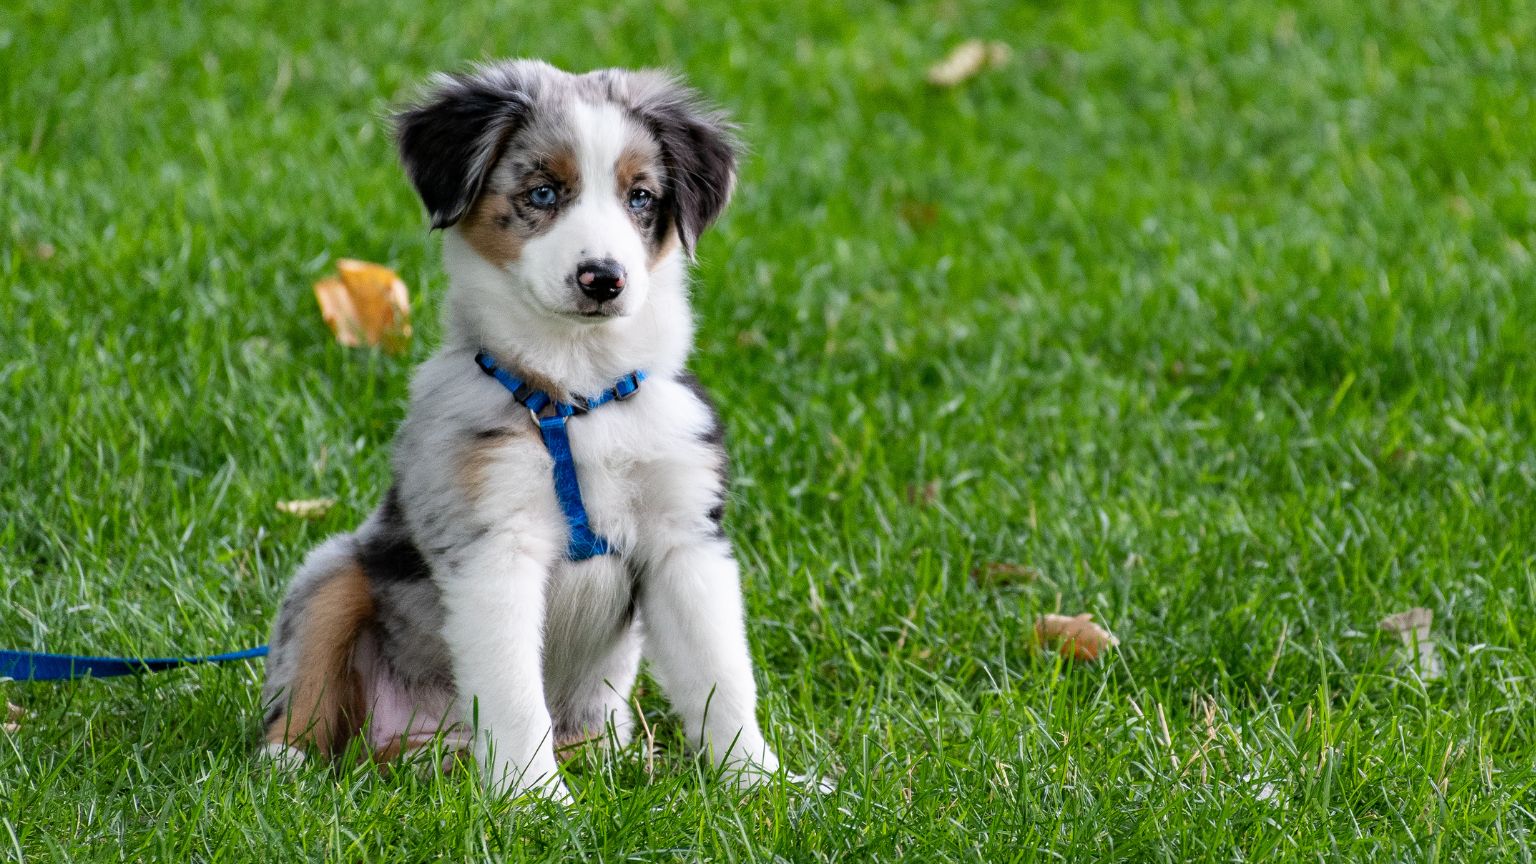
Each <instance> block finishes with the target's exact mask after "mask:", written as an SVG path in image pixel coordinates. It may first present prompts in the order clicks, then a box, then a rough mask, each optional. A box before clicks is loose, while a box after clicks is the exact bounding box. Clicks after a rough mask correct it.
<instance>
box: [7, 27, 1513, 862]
mask: <svg viewBox="0 0 1536 864" xmlns="http://www.w3.org/2000/svg"><path fill="white" fill-rule="evenodd" d="M835 5H836V4H785V3H782V2H761V0H738V2H733V3H723V2H714V3H700V4H692V5H690V7H689V8H686V9H685V7H684V4H682V3H679V2H664V3H662V4H661V5H660V6H657V7H654V8H653V7H652V6H651V5H650V4H645V3H640V2H631V0H621V2H618V3H613V4H603V5H602V6H592V7H589V8H574V7H572V8H566V7H558V8H560V9H561V11H559V12H558V13H557V12H555V11H553V10H554V9H556V8H557V7H556V6H550V5H548V4H494V5H493V4H490V3H478V2H475V3H457V4H450V5H447V6H445V7H444V8H439V9H435V10H431V11H428V10H427V9H425V8H423V4H416V3H407V2H402V0H390V2H386V3H379V4H373V7H372V9H371V11H367V12H363V11H360V10H347V9H342V8H339V6H332V5H328V4H299V3H292V2H286V0H272V2H256V0H228V2H220V3H216V4H213V3H210V4H199V3H175V2H162V3H148V2H128V0H122V2H111V3H104V4H96V5H91V6H90V7H89V8H87V7H83V6H74V5H70V4H60V3H53V2H46V0H45V2H32V0H21V2H19V3H12V4H11V5H10V8H9V10H8V11H7V13H6V14H5V15H4V16H0V70H3V74H0V285H3V293H0V298H3V301H4V308H5V310H6V311H5V313H4V314H3V315H0V440H3V441H4V442H5V443H4V445H3V447H0V586H3V589H4V592H5V593H4V607H3V612H0V645H3V646H6V647H23V646H27V647H38V648H47V649H50V650H64V651H78V652H100V653H120V652H128V653H141V654H151V655H153V654H168V653H182V652H201V651H210V650H218V649H222V648H227V647H233V646H237V645H246V644H254V643H256V642H259V641H261V640H262V639H263V638H264V637H265V630H266V626H267V622H268V619H269V616H270V615H271V613H272V611H273V606H274V603H275V601H276V599H277V598H278V596H279V594H280V592H281V590H282V586H283V584H284V582H285V580H286V579H287V578H288V576H289V575H290V574H291V573H292V571H293V569H294V567H295V565H296V563H297V562H298V560H299V558H300V557H301V556H302V555H303V554H304V552H305V550H306V549H307V548H308V547H310V546H312V545H314V544H315V543H316V542H318V541H319V540H320V539H321V538H323V537H324V536H326V535H327V534H329V533H331V532H334V531H339V530H345V529H347V528H349V527H350V526H352V525H353V524H355V523H356V522H357V521H358V520H359V519H360V518H361V517H362V516H363V515H364V514H365V513H366V512H367V511H368V510H369V509H370V508H371V507H372V506H373V505H374V504H375V502H376V501H377V499H378V496H379V494H380V493H381V491H382V490H383V488H384V487H385V485H386V483H387V474H388V468H387V448H388V444H389V440H390V437H391V434H392V430H393V428H394V426H395V424H396V423H397V422H398V420H399V419H400V416H401V411H402V407H403V402H404V395H405V389H406V384H407V380H408V375H409V371H410V368H411V365H412V364H413V363H414V362H416V361H418V360H420V359H421V358H423V357H425V356H426V355H427V354H428V353H429V352H430V351H431V350H432V347H433V346H434V344H435V343H436V341H437V335H438V332H439V331H438V329H437V326H436V322H435V320H434V319H435V314H434V313H435V311H436V307H437V301H438V300H439V298H440V297H441V294H442V289H443V277H442V274H441V272H440V270H439V268H438V266H437V263H436V260H435V259H436V245H437V244H436V239H435V238H434V237H433V236H431V235H429V234H428V233H427V232H426V230H425V227H424V226H425V222H424V218H423V216H422V214H421V212H420V208H419V205H418V203H417V202H416V201H415V200H414V198H413V196H412V193H411V191H410V190H409V188H408V185H407V184H406V183H405V181H404V180H403V178H402V176H401V175H400V172H399V170H398V168H397V167H396V165H395V163H394V157H393V155H392V153H391V150H390V146H389V143H388V136H387V130H386V127H385V125H384V124H383V122H382V121H381V118H382V117H383V115H384V113H385V111H386V109H387V106H389V105H390V104H392V103H394V102H397V101H398V100H400V99H402V98H405V97H406V96H408V95H409V94H410V93H412V92H413V87H414V86H415V84H416V83H417V82H419V81H420V79H422V78H423V77H424V76H425V75H426V74H427V73H428V72H429V71H431V70H435V69H440V68H453V67H458V66H460V65H462V64H463V63H464V62H466V61H468V60H473V59H481V58H490V57H498V56H505V55H512V54H525V55H540V56H544V57H546V58H548V59H550V60H552V61H554V62H556V63H559V64H562V65H566V66H568V67H573V68H586V67H593V66H598V65H642V64H651V65H667V66H672V67H676V68H678V69H680V70H682V71H684V72H685V73H686V74H688V75H689V76H690V77H691V78H692V79H693V80H694V81H695V82H696V83H697V84H698V85H699V86H700V87H702V88H703V89H704V90H706V91H707V92H709V93H711V94H713V95H714V96H715V97H717V98H718V99H719V100H720V101H721V102H723V103H725V104H726V105H728V106H729V107H730V108H731V109H732V110H734V111H735V113H736V114H737V115H738V116H739V118H740V119H741V120H742V122H743V125H744V127H745V133H746V137H747V139H748V140H749V141H750V143H751V145H752V154H751V157H750V158H749V159H748V160H747V162H746V163H745V165H744V168H743V172H742V182H741V185H740V187H739V188H740V191H739V194H738V196H737V199H736V201H735V203H734V204H733V207H732V209H731V211H730V213H729V215H728V217H727V219H726V220H725V221H724V222H723V224H722V225H721V226H720V227H719V228H718V229H717V230H716V231H715V232H713V233H712V234H711V235H709V236H707V237H706V239H705V241H704V243H703V244H702V248H701V258H702V261H701V266H700V268H699V274H698V275H699V281H698V290H697V298H696V299H697V308H698V314H699V318H700V321H701V324H702V328H701V339H700V345H699V350H698V353H697V358H696V362H695V367H696V369H697V370H698V372H699V374H700V375H701V377H702V378H703V379H704V380H705V381H706V382H707V383H708V384H710V385H711V386H712V387H713V388H714V389H715V391H716V392H717V393H718V394H719V395H720V396H722V397H723V399H722V401H723V403H724V408H725V414H726V419H727V425H728V428H729V431H730V436H731V441H732V450H733V454H734V456H735V458H736V461H737V472H738V478H739V483H738V486H737V492H736V494H735V496H734V498H733V500H732V503H731V507H730V511H729V514H728V527H729V531H730V533H731V535H732V536H733V537H734V539H735V540H736V541H737V543H738V545H739V547H740V549H741V554H742V558H743V561H744V564H745V571H746V574H745V580H746V587H747V593H748V603H749V607H750V610H751V614H752V624H751V635H752V640H753V647H754V652H755V654H756V657H757V660H758V662H759V676H760V680H761V685H762V688H761V689H762V691H763V694H764V699H763V706H762V714H763V717H764V718H765V720H766V722H767V724H768V727H769V728H770V729H771V734H772V735H773V736H774V737H775V738H776V739H777V740H778V742H779V747H780V751H781V753H782V754H783V755H784V756H785V757H786V759H787V761H789V762H790V763H791V764H792V765H793V766H795V767H796V768H798V769H801V770H815V771H820V772H822V773H824V774H826V775H829V776H836V777H837V778H839V780H838V789H837V791H836V792H835V793H833V794H830V795H827V796H825V797H808V796H804V795H800V794H797V793H795V792H794V791H793V790H790V789H786V788H782V787H774V788H770V789H766V790H764V791H762V792H759V793H757V794H754V795H749V796H745V797H743V796H741V795H738V794H736V793H733V792H731V791H729V790H728V789H727V788H726V787H724V786H723V785H722V784H720V783H717V782H715V781H714V780H712V779H711V778H710V777H708V776H707V772H706V771H703V770H702V769H701V768H700V767H699V765H698V764H696V763H695V762H693V761H692V760H690V759H689V758H687V757H686V755H684V753H683V750H682V747H681V744H680V740H679V737H680V736H679V731H678V728H677V726H676V724H675V723H673V722H671V721H669V720H668V718H667V716H666V713H665V709H666V706H665V704H664V702H663V701H662V700H661V699H660V697H659V695H658V694H657V693H656V691H655V688H654V687H645V688H644V689H643V690H642V692H641V693H640V694H639V703H640V704H641V706H643V708H644V713H645V717H646V719H647V722H648V723H649V724H650V725H651V726H652V728H653V729H654V731H655V735H656V752H655V755H654V759H653V760H651V759H648V758H647V757H646V756H645V755H644V754H642V753H641V752H640V751H639V749H638V748H636V749H631V750H630V751H627V752H625V753H623V754H622V755H620V756H618V757H617V758H614V759H611V760H606V761H603V760H597V761H592V762H589V763H586V764H580V765H576V766H574V767H573V770H572V776H571V778H570V779H571V784H572V786H573V787H574V788H575V790H576V794H577V797H578V798H579V799H580V803H579V804H578V805H577V806H576V807H574V808H571V809H569V810H566V811H563V812H562V811H556V810H551V809H549V808H547V807H542V806H541V807H531V806H528V805H526V804H519V803H514V802H508V801H500V800H490V799H487V798H485V797H483V796H481V795H480V794H479V793H478V792H477V791H476V788H475V781H474V778H473V777H472V776H470V775H469V774H468V773H460V774H458V775H455V776H450V777H447V778H436V779H433V778H418V777H415V776H410V775H404V776H402V775H400V774H398V773H397V774H395V775H393V776H379V774H378V773H376V772H375V771H373V770H370V769H366V768H359V769H355V770H338V771H331V770H326V769H324V768H317V769H314V770H310V771H307V772H305V773H303V774H302V775H300V776H298V777H297V778H287V777H283V776H279V775H275V774H272V773H270V772H268V771H267V770H265V769H264V768H263V767H261V766H260V765H258V764H257V763H255V762H254V761H253V760H252V758H251V753H252V750H253V748H254V744H255V741H256V739H257V732H258V730H257V725H256V713H257V712H256V697H257V688H258V684H259V676H260V668H259V666H257V665H236V666H231V667H222V668H216V669H199V670H191V671H182V672H177V673H171V674H166V675H160V676H152V677H147V678H143V679H136V680H116V681H108V682H83V683H78V684H70V685H22V684H6V685H3V686H0V689H3V691H4V695H5V696H6V697H7V698H8V699H10V700H12V701H15V702H20V703H22V704H24V705H25V707H26V708H27V709H28V711H29V712H30V715H29V716H28V717H27V718H26V721H25V726H24V728H23V730H22V731H21V732H20V733H19V734H12V735H0V850H4V851H3V852H0V855H3V856H5V857H8V858H14V859H16V860H27V861H44V860H82V861H91V860H143V861H152V860H153V861H173V860H175V861H180V860H202V861H240V860H261V861H278V860H302V859H325V860H425V859H437V858H442V859H445V860H459V859H486V860H541V859H553V860H593V861H598V860H601V861H616V860H621V859H625V860H680V859H688V860H695V859H702V860H731V861H759V860H761V861H770V860H793V861H802V860H831V859H843V860H892V859H896V858H900V857H906V858H908V859H910V860H914V861H925V862H927V861H988V862H992V861H1012V860H1034V859H1048V858H1063V859H1072V860H1081V859H1088V860H1126V861H1150V860H1163V861H1186V860H1218V859H1219V860H1303V859H1306V860H1316V859H1335V860H1393V861H1397V860H1525V861H1529V860H1531V857H1532V854H1531V851H1530V844H1531V841H1532V831H1533V828H1536V815H1533V812H1532V811H1533V801H1536V794H1533V785H1536V697H1533V692H1532V691H1533V675H1536V637H1533V632H1536V507H1533V506H1532V505H1533V501H1536V494H1533V493H1536V450H1533V443H1532V441H1533V439H1532V432H1533V427H1536V348H1533V338H1536V337H1533V334H1536V270H1533V263H1532V256H1533V254H1536V176H1533V161H1532V156H1531V154H1532V153H1536V112H1533V100H1532V93H1533V92H1536V16H1533V15H1532V14H1531V12H1530V10H1529V8H1527V7H1526V6H1525V5H1524V4H1521V3H1515V2H1498V0H1490V2H1482V3H1470V2H1469V3H1448V2H1439V0H1425V2H1416V3H1403V2H1388V0H1358V2H1331V3H1327V2H1318V3H1312V4H1307V5H1306V6H1305V7H1304V8H1293V9H1288V8H1281V6H1282V5H1283V4H1272V3H1267V2H1257V0H1241V2H1229V0H1209V2H1188V3H1175V2H1163V0H1148V2H1145V3H1140V4H1132V3H1122V2H1081V3H1054V2H1035V3H1019V2H1014V3H1006V2H1000V3H995V4H983V3H979V2H969V0H959V2H933V3H931V2H922V0H892V2H870V0H861V2H856V3H852V4H849V5H848V6H847V7H846V11H841V10H837V9H835V8H834V6H835ZM973 36H977V37H984V38H999V39H1004V40H1006V41H1007V42H1008V43H1009V44H1010V45H1011V46H1012V48H1013V59H1012V62H1011V63H1010V64H1009V65H1008V66H1007V67H1005V68H1003V69H1000V70H996V71H993V72H989V73H986V74H984V75H982V76H980V77H978V78H976V79H975V80H973V81H971V82H968V83H967V84H965V85H963V86H961V87H959V88H956V89H953V90H937V89H934V88H931V87H929V86H928V85H927V84H925V83H924V81H923V71H924V67H925V66H926V65H927V64H928V63H930V62H933V61H934V60H936V59H938V58H939V57H940V56H942V54H943V53H944V52H945V51H946V50H947V49H948V48H950V47H951V46H953V45H954V44H955V43H957V42H958V41H959V40H961V39H963V38H968V37H973ZM50 252H51V253H52V254H49V253H50ZM342 256H357V257H363V258H368V259H372V260H376V261H382V262H387V263H389V264H391V265H393V266H395V267H396V268H397V269H398V270H399V271H400V272H401V273H402V275H403V276H404V277H405V278H406V280H407V281H408V283H409V284H410V285H411V287H412V289H413V292H414V294H415V297H416V300H417V304H418V309H419V314H418V323H419V325H420V326H419V328H418V338H417V340H416V341H415V343H414V345H413V347H412V349H411V352H410V356H408V357H404V358H399V359H395V358H389V357H385V356H380V355H377V354H374V353H370V352H366V351H364V352H358V351H347V350H344V349H342V348H339V347H338V346H336V345H334V344H333V343H332V341H331V339H330V337H329V335H328V333H327V332H326V331H325V329H324V327H323V325H322V324H321V323H320V320H319V317H318V315H317V313H316V310H315V308H314V301H313V299H312V296H311V294H310V290H309V286H310V283H311V282H312V281H313V280H314V279H315V278H317V277H318V276H319V275H320V274H321V273H322V272H324V271H326V270H327V269H329V268H330V266H331V263H332V262H333V260H334V259H335V258H337V257H342ZM316 496H334V497H336V498H338V499H339V501H340V503H339V505H338V506H337V507H336V508H334V509H333V511H332V512H331V513H330V514H329V515H328V516H327V517H325V518H324V519H322V520H320V521H318V522H314V523H311V522H304V521H301V520H296V519H294V518H293V517H291V516H287V515H284V514H282V513H279V512H277V511H276V510H275V509H274V506H273V505H274V503H275V502H277V501H279V500H283V499H290V498H308V497H316ZM999 564H1012V565H1020V566H1018V567H1013V568H999V567H998V566H996V565H999ZM1416 605H1422V606H1427V607H1430V608H1432V609H1433V610H1434V611H1435V613H1436V625H1435V627H1436V633H1437V635H1438V636H1439V638H1440V640H1441V643H1442V648H1441V651H1442V653H1443V655H1444V657H1445V659H1446V666H1447V673H1446V677H1445V679H1444V680H1442V681H1438V682H1423V681H1420V680H1418V679H1417V678H1416V677H1415V676H1414V675H1412V674H1411V673H1408V672H1405V671H1404V670H1403V669H1401V668H1399V667H1398V665H1397V664H1396V663H1394V662H1393V660H1392V659H1391V657H1390V655H1389V654H1388V652H1387V647H1388V643H1389V641H1390V640H1389V639H1388V638H1387V637H1384V636H1383V634H1381V633H1379V632H1378V631H1377V629H1376V621H1377V620H1378V619H1380V618H1381V617H1383V616H1385V615H1387V614H1389V613H1392V612H1396V611H1400V610H1402V609H1406V608H1408V607H1411V606H1416ZM1056 610H1061V611H1065V612H1077V611H1091V612H1093V613H1095V614H1096V615H1097V616H1098V618H1099V619H1100V620H1102V621H1104V622H1106V623H1107V624H1108V625H1109V626H1110V627H1111V628H1112V629H1113V630H1115V632H1116V633H1117V634H1118V635H1119V637H1120V638H1121V640H1122V645H1121V647H1120V649H1119V651H1118V652H1116V653H1114V654H1113V655H1112V656H1111V658H1110V659H1109V660H1108V662H1105V663H1101V664H1098V665H1093V666H1083V665H1072V664H1064V663H1063V662H1061V661H1059V660H1058V659H1057V658H1055V657H1054V656H1053V655H1049V654H1045V653H1042V652H1039V651H1037V650H1034V649H1033V648H1031V646H1030V644H1029V632H1030V624H1031V622H1032V620H1033V619H1034V618H1035V616H1037V615H1039V614H1041V613H1044V612H1048V611H1056Z"/></svg>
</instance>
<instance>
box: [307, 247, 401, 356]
mask: <svg viewBox="0 0 1536 864" xmlns="http://www.w3.org/2000/svg"><path fill="white" fill-rule="evenodd" d="M336 271H337V273H339V274H340V278H339V279H338V278H335V277H329V278H326V279H321V280H320V281H319V282H316V283H315V300H316V301H318V302H319V304H320V316H321V317H322V318H324V319H325V323H326V324H327V325H329V326H330V328H331V332H332V333H334V334H336V341H337V342H340V343H341V344H342V345H345V346H347V347H349V348H356V347H358V346H360V345H382V346H384V349H385V350H387V351H390V352H392V353H399V352H400V351H403V350H405V346H406V345H407V343H409V341H410V338H411V299H410V293H409V292H408V291H407V290H406V287H405V283H404V282H402V281H401V280H400V277H399V276H397V275H395V271H393V270H391V269H389V268H388V267H384V266H382V265H379V264H370V263H369V262H367V261H358V260H355V259H352V258H343V259H341V260H339V261H337V262H336Z"/></svg>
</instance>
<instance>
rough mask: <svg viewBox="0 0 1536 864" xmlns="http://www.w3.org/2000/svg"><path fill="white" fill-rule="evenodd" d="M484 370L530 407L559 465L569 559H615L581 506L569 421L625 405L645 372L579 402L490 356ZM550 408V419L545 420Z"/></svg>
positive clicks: (482, 357) (481, 361)
mask: <svg viewBox="0 0 1536 864" xmlns="http://www.w3.org/2000/svg"><path fill="white" fill-rule="evenodd" d="M475 364H476V365H477V366H479V367H480V371H481V372H484V373H485V374H487V375H489V376H491V377H492V378H495V379H496V381H497V382H498V383H500V384H501V386H503V387H505V388H507V390H508V392H510V393H511V394H512V398H513V399H515V400H517V403H518V404H519V405H522V406H523V407H524V408H527V409H528V411H529V412H530V413H532V414H533V419H534V420H536V421H538V424H539V434H540V435H541V436H543V438H544V449H546V450H548V451H549V455H550V457H551V458H553V459H554V460H555V497H556V498H559V499H560V512H562V513H564V514H565V525H566V527H567V528H569V529H570V540H569V541H568V542H567V544H566V549H565V557H567V558H569V559H571V560H572V561H585V560H587V559H588V558H595V557H597V556H598V555H609V554H612V553H613V550H612V549H611V548H609V546H608V541H607V540H606V539H604V538H602V537H599V536H598V535H597V533H596V532H594V531H593V530H592V524H591V521H590V520H589V519H588V518H587V508H586V505H584V504H582V503H581V484H580V483H578V482H576V458H575V457H574V456H572V455H571V439H570V437H569V436H568V435H567V434H566V431H565V421H567V420H569V419H571V418H572V417H575V416H577V415H578V414H585V413H587V412H588V411H590V410H592V409H593V408H596V407H598V406H599V405H606V404H608V403H609V402H623V401H624V400H625V399H628V398H629V397H631V396H633V395H635V391H637V390H639V389H640V382H641V381H644V380H645V373H644V372H641V371H639V370H636V371H634V372H631V373H629V374H628V375H625V376H624V377H623V378H620V379H619V380H618V381H615V382H614V384H613V386H612V387H609V388H608V389H607V390H604V391H603V392H601V393H599V394H597V395H596V396H587V397H585V398H583V397H579V396H578V397H577V398H576V400H575V401H574V402H557V401H555V400H554V399H552V398H551V397H550V395H549V394H548V393H545V392H544V391H543V390H535V389H533V387H532V386H531V385H530V384H529V383H528V382H526V381H524V380H523V379H521V378H519V377H517V376H516V375H513V374H512V373H511V372H508V371H507V370H505V369H503V368H501V367H500V366H498V365H496V360H495V358H493V357H491V355H489V354H487V353H486V352H484V351H481V352H480V353H478V354H476V355H475ZM546 409H548V411H549V414H548V416H543V415H544V414H545V412H546Z"/></svg>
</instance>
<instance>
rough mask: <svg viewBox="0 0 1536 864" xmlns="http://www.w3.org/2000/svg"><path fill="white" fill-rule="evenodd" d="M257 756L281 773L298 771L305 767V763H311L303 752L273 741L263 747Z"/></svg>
mask: <svg viewBox="0 0 1536 864" xmlns="http://www.w3.org/2000/svg"><path fill="white" fill-rule="evenodd" d="M256 755H257V756H258V757H259V758H260V759H262V760H263V761H265V762H266V763H267V764H269V765H271V766H272V767H273V768H276V769H278V770H280V771H297V770H299V769H300V768H302V767H304V763H305V762H308V761H309V757H308V756H306V755H304V751H303V750H300V749H299V748H297V747H292V746H290V745H287V744H279V743H276V742H271V741H269V742H267V743H266V744H263V745H261V749H260V750H258V751H256Z"/></svg>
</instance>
